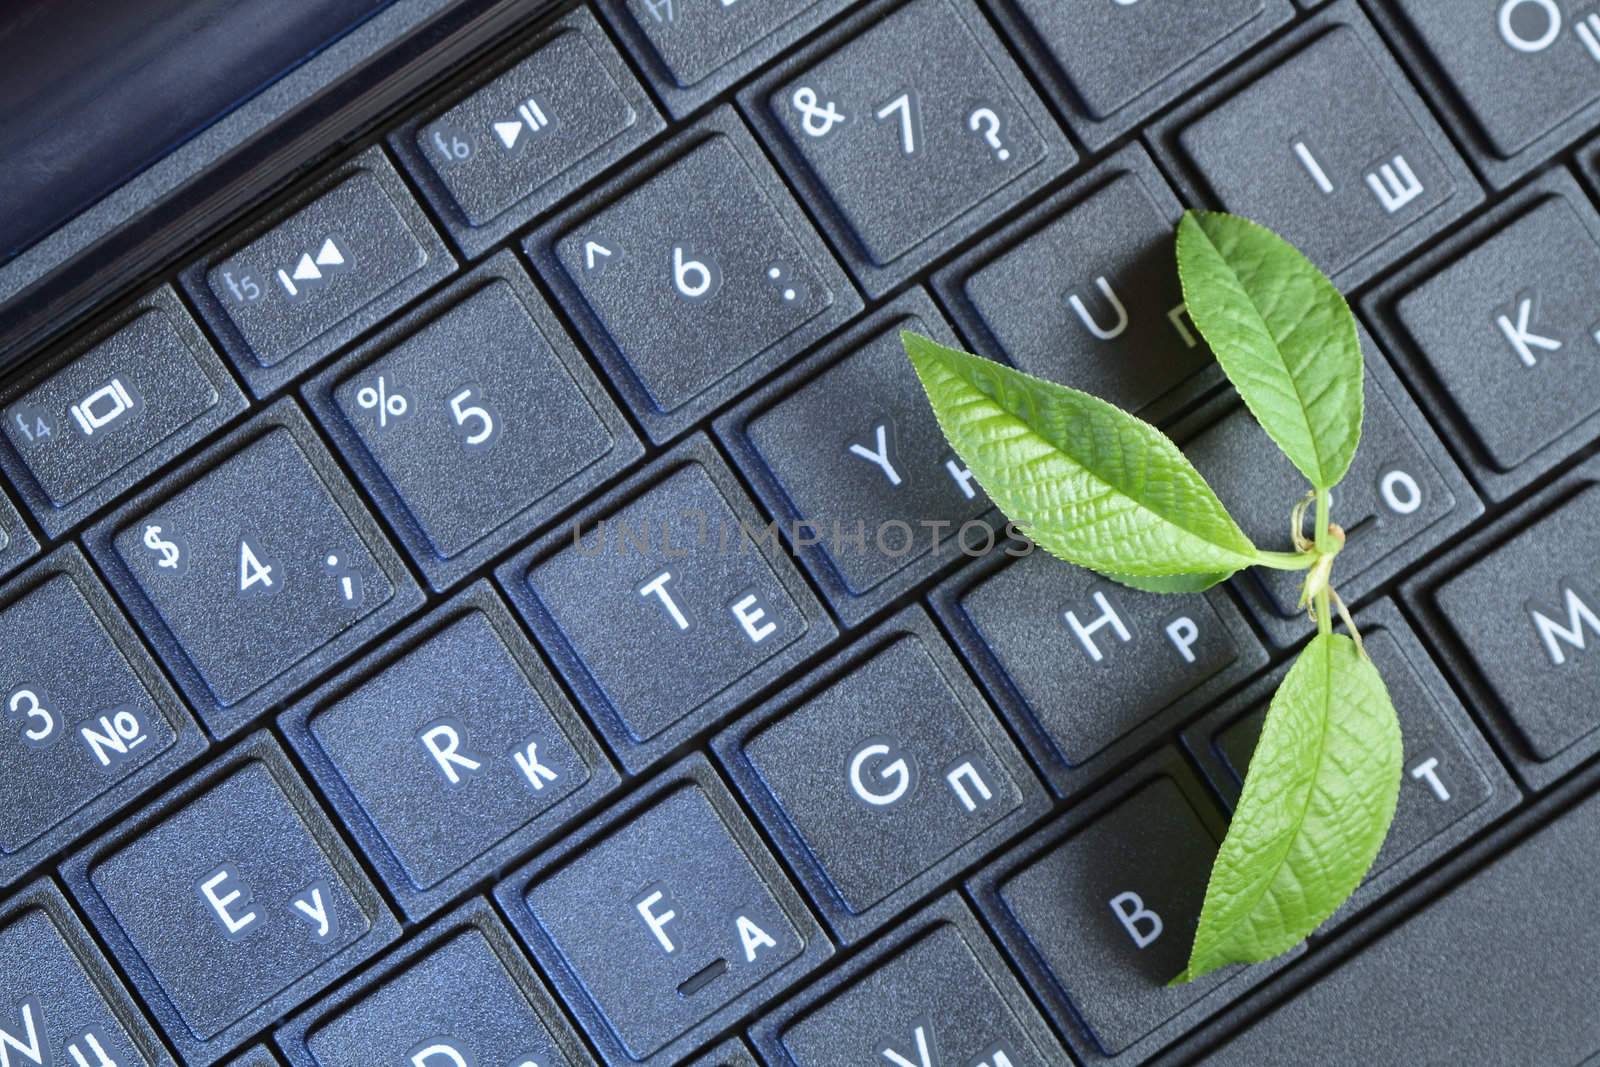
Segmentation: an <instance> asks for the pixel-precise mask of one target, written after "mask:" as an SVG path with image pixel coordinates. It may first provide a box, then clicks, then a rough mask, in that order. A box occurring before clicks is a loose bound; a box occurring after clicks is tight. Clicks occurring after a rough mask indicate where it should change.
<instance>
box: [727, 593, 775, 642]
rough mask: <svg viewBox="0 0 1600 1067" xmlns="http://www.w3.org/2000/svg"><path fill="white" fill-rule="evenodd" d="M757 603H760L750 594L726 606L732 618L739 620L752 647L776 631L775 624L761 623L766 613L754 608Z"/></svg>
mask: <svg viewBox="0 0 1600 1067" xmlns="http://www.w3.org/2000/svg"><path fill="white" fill-rule="evenodd" d="M758 603H760V602H759V601H758V600H756V595H755V594H754V593H751V594H750V595H748V596H746V597H744V598H742V599H740V600H739V601H737V602H736V603H734V604H731V605H729V606H728V610H729V611H731V612H733V617H734V618H736V619H738V620H739V625H740V626H743V627H744V632H745V633H746V634H748V635H749V636H750V643H751V644H753V645H759V644H760V643H761V642H762V641H765V640H766V639H767V638H769V637H771V636H772V635H773V634H774V633H777V631H778V624H777V623H775V622H766V623H764V622H762V621H761V620H762V619H764V618H766V617H767V613H766V612H765V611H762V610H761V609H760V608H759V607H757V606H756V605H757V604H758Z"/></svg>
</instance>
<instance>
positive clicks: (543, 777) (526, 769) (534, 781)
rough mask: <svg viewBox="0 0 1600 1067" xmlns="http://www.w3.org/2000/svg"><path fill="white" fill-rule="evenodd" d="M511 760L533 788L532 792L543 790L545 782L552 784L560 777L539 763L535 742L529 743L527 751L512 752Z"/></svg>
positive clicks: (537, 748)
mask: <svg viewBox="0 0 1600 1067" xmlns="http://www.w3.org/2000/svg"><path fill="white" fill-rule="evenodd" d="M511 758H512V759H513V760H515V761H516V763H517V768H518V769H519V770H521V771H522V773H523V775H524V776H526V777H527V779H528V784H529V785H531V786H533V791H534V792H536V793H537V792H538V791H539V790H541V789H543V788H544V784H545V783H546V782H553V781H555V780H556V779H557V778H558V777H560V776H559V775H557V774H556V772H555V771H552V770H551V769H550V768H549V767H546V766H545V765H544V764H542V763H540V762H539V742H537V741H529V742H528V748H527V751H525V752H513V753H511Z"/></svg>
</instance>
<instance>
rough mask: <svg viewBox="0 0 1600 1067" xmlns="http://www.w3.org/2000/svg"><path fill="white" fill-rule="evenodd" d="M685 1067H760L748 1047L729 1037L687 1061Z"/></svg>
mask: <svg viewBox="0 0 1600 1067" xmlns="http://www.w3.org/2000/svg"><path fill="white" fill-rule="evenodd" d="M685 1067H760V1064H758V1063H757V1062H756V1058H755V1056H754V1055H752V1054H751V1052H750V1049H749V1046H747V1045H746V1044H745V1043H744V1042H743V1041H740V1040H739V1039H738V1038H736V1037H731V1038H729V1039H728V1040H726V1041H724V1042H723V1043H722V1044H720V1045H718V1046H717V1047H716V1048H714V1049H712V1050H711V1051H710V1052H703V1053H701V1054H700V1055H699V1056H697V1057H696V1058H695V1059H693V1060H690V1061H688V1063H686V1064H685Z"/></svg>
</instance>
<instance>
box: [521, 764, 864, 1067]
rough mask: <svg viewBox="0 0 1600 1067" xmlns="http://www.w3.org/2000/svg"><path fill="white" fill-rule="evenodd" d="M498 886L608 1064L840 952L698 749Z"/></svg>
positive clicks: (647, 1049) (667, 1052) (733, 1012)
mask: <svg viewBox="0 0 1600 1067" xmlns="http://www.w3.org/2000/svg"><path fill="white" fill-rule="evenodd" d="M495 895H496V898H497V899H498V900H499V902H500V905H501V907H502V908H503V909H504V910H505V912H506V913H507V915H509V916H510V918H511V922H512V925H513V926H514V927H515V928H516V930H517V932H518V933H519V934H520V935H521V936H522V938H523V939H524V940H525V941H526V942H527V943H528V946H529V947H530V948H531V949H532V950H533V955H534V958H535V959H536V960H537V961H538V963H539V965H540V967H541V968H542V969H543V970H544V972H545V973H546V974H548V975H550V979H551V982H552V983H553V984H554V985H555V987H556V989H557V991H558V992H560V994H561V995H562V997H563V998H564V999H565V1000H566V1002H567V1006H568V1007H569V1008H570V1009H571V1010H572V1012H573V1014H574V1015H575V1016H577V1019H578V1022H579V1025H581V1026H582V1027H583V1029H584V1030H585V1031H586V1032H587V1033H588V1035H589V1038H590V1040H591V1041H593V1042H594V1044H595V1045H596V1046H597V1047H598V1048H599V1050H600V1053H601V1056H602V1057H603V1058H604V1059H605V1061H606V1062H607V1063H609V1064H622V1063H644V1064H650V1065H652V1067H653V1065H657V1064H667V1063H676V1062H677V1061H678V1059H679V1058H681V1057H682V1055H683V1054H684V1053H687V1052H689V1051H691V1050H692V1049H694V1048H695V1047H696V1046H697V1045H698V1044H700V1043H702V1042H703V1041H704V1040H705V1039H706V1038H708V1037H710V1036H712V1035H714V1034H717V1033H719V1032H721V1031H723V1030H725V1029H727V1028H728V1026H729V1025H731V1024H733V1023H735V1022H737V1021H738V1020H739V1019H741V1018H743V1017H744V1016H746V1015H747V1014H749V1013H750V1012H751V1011H753V1010H755V1009H756V1008H758V1007H759V1006H760V1005H761V1004H763V1003H765V1002H767V1001H768V1000H770V999H771V998H773V997H775V996H777V995H778V994H780V993H781V992H782V991H783V990H784V989H786V988H788V987H789V986H790V985H792V984H793V983H795V982H796V981H798V980H799V979H800V978H802V977H804V976H805V975H806V974H807V973H809V972H810V971H811V970H813V969H815V968H816V967H817V966H818V965H819V964H821V963H822V962H823V961H824V960H826V959H827V958H828V957H829V956H830V955H832V953H833V946H832V945H831V944H830V943H829V942H828V940H827V938H826V937H825V936H824V935H823V933H822V930H821V928H820V927H818V926H817V924H816V920H814V919H813V918H812V917H811V913H810V912H809V911H807V910H806V908H805V905H804V904H803V903H801V901H800V897H799V895H798V894H797V893H796V892H795V890H794V889H793V888H792V887H791V886H790V885H789V884H788V882H787V881H786V880H785V879H784V876H783V873H782V871H781V870H780V869H779V867H778V864H777V862H776V861H775V860H774V859H773V858H772V856H771V855H770V854H768V853H767V851H766V850H765V848H764V847H763V846H762V844H761V841H760V839H759V838H758V837H757V836H756V833H755V830H754V829H753V828H752V827H751V826H750V824H749V823H748V822H747V821H746V820H745V818H744V816H743V815H741V814H740V813H739V810H738V806H737V804H736V803H735V802H734V799H733V797H732V796H731V795H730V794H729V793H728V791H727V789H726V787H724V786H723V785H722V784H721V781H720V780H719V779H718V778H717V776H716V772H715V771H713V770H712V769H711V765H710V764H709V763H707V762H706V761H705V760H704V758H702V757H699V756H695V757H691V758H689V759H688V760H686V761H684V762H683V763H681V764H679V765H678V766H677V767H676V768H674V769H673V770H671V771H669V772H668V773H667V774H666V775H664V776H661V777H658V778H657V779H656V780H655V782H654V783H653V784H652V785H650V786H649V787H647V788H646V789H644V790H643V791H640V792H637V793H635V794H633V796H631V797H630V798H629V799H628V800H627V802H625V803H624V804H623V805H621V806H620V807H619V808H617V809H616V810H614V811H613V812H612V813H611V815H609V816H608V817H607V820H606V822H605V823H604V824H603V825H599V826H590V827H588V828H586V829H585V830H584V831H583V832H582V833H581V834H579V835H577V836H576V837H573V838H570V839H568V840H567V841H565V842H563V843H562V844H561V845H560V846H559V847H558V848H557V849H556V850H555V851H554V852H553V853H550V854H548V855H545V856H541V857H539V858H538V859H537V860H535V861H534V862H533V863H532V864H530V865H529V866H528V867H526V868H524V869H523V870H521V871H519V872H517V873H516V874H513V875H512V876H511V877H510V878H509V879H508V880H506V881H505V882H503V883H501V885H500V887H499V888H498V889H497V890H496V891H495Z"/></svg>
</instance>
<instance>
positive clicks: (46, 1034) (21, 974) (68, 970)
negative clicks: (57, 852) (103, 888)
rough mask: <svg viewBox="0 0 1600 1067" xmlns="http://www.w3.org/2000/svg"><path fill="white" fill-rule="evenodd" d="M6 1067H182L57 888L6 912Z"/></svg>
mask: <svg viewBox="0 0 1600 1067" xmlns="http://www.w3.org/2000/svg"><path fill="white" fill-rule="evenodd" d="M0 958H3V959H5V960H6V961H7V962H8V964H10V965H9V966H7V967H6V968H5V969H4V970H3V971H0V1063H5V1064H8V1065H9V1064H15V1065H16V1067H36V1065H39V1067H49V1065H51V1064H55V1065H58V1067H176V1065H175V1063H174V1061H173V1059H172V1057H171V1056H169V1055H167V1051H166V1049H165V1048H164V1047H163V1046H162V1044H161V1041H160V1039H159V1038H158V1037H157V1036H156V1034H155V1031H154V1030H152V1029H151V1028H150V1024H149V1023H148V1022H146V1021H145V1019H144V1016H143V1015H140V1014H139V1009H138V1008H137V1007H135V1006H134V1003H133V999H132V998H131V997H129V996H128V992H127V990H125V989H124V988H123V987H122V983H121V981H120V980H119V979H118V978H117V976H116V973H115V972H114V971H113V970H112V969H111V967H110V965H109V964H107V963H106V961H105V957H104V956H102V955H100V951H99V950H98V949H97V948H95V946H94V942H93V941H91V940H90V939H89V933H88V931H86V930H85V929H84V928H83V924H82V923H80V922H79V921H78V919H77V916H75V915H73V914H72V909H71V907H70V906H69V905H68V904H67V901H66V899H65V898H64V897H62V895H61V892H60V890H58V889H56V887H55V885H54V883H52V882H50V881H48V880H44V881H39V882H36V883H34V884H33V885H31V886H29V887H28V888H26V889H24V890H23V891H22V892H20V893H18V894H17V895H16V896H14V897H12V898H11V899H10V900H9V901H7V902H6V904H5V905H4V906H3V907H0Z"/></svg>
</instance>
